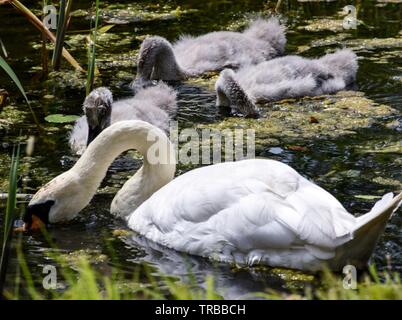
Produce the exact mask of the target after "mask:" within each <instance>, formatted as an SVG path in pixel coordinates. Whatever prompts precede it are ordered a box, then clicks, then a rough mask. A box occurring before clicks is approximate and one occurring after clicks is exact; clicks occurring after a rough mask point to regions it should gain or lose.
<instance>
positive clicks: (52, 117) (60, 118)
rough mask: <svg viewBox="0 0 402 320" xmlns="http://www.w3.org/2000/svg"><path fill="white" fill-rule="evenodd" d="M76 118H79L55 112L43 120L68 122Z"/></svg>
mask: <svg viewBox="0 0 402 320" xmlns="http://www.w3.org/2000/svg"><path fill="white" fill-rule="evenodd" d="M78 118H79V116H74V115H64V114H59V113H55V114H51V115H48V116H47V117H46V118H45V120H46V121H47V122H50V123H70V122H74V121H75V120H77V119H78Z"/></svg>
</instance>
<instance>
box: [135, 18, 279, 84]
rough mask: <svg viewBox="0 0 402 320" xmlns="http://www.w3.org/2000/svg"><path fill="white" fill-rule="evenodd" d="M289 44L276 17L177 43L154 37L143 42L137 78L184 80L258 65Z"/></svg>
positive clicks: (146, 79)
mask: <svg viewBox="0 0 402 320" xmlns="http://www.w3.org/2000/svg"><path fill="white" fill-rule="evenodd" d="M285 45H286V37H285V28H284V27H283V26H282V25H281V24H280V23H279V20H278V19H276V18H271V19H268V20H263V19H257V20H255V21H254V22H252V23H251V24H250V26H249V27H248V28H247V29H246V30H245V31H244V32H232V31H217V32H211V33H207V34H205V35H202V36H199V37H190V36H183V37H181V38H180V39H179V40H178V41H177V42H176V43H174V44H173V45H171V44H170V43H169V41H167V40H166V39H164V38H162V37H158V36H152V37H148V38H146V39H145V40H144V41H143V43H142V44H141V48H140V52H139V57H138V75H137V77H138V79H137V81H139V82H141V81H148V80H151V79H157V80H182V79H185V78H187V77H191V76H196V75H200V74H202V73H204V72H208V71H219V70H222V69H224V68H239V67H241V66H244V65H248V64H256V63H260V62H262V61H265V60H269V59H272V58H274V57H276V56H278V55H281V54H283V52H284V50H285Z"/></svg>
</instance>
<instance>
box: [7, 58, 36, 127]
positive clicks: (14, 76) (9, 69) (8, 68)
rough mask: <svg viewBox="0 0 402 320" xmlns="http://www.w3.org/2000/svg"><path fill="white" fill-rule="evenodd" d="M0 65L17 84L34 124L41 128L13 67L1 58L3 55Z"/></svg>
mask: <svg viewBox="0 0 402 320" xmlns="http://www.w3.org/2000/svg"><path fill="white" fill-rule="evenodd" d="M0 67H1V68H2V69H3V70H4V71H5V72H6V73H7V74H8V76H9V77H10V78H11V80H13V82H14V83H15V85H16V86H17V88H18V89H19V90H20V92H21V94H22V95H23V96H24V98H25V101H26V102H27V104H28V107H29V110H30V111H31V114H32V117H33V119H34V121H35V123H36V125H37V126H38V127H39V128H41V126H40V124H39V122H38V119H37V118H36V115H35V113H34V111H33V110H32V107H31V103H30V102H29V100H28V97H27V95H26V93H25V90H24V88H23V86H22V84H21V82H20V80H19V79H18V77H17V75H16V74H15V72H14V71H13V69H11V67H10V66H9V65H8V63H7V62H6V61H5V60H4V59H3V57H1V56H0Z"/></svg>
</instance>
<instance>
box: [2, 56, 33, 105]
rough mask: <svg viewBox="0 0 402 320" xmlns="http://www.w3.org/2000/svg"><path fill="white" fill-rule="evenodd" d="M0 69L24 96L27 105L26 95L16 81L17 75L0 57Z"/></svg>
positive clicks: (18, 81)
mask: <svg viewBox="0 0 402 320" xmlns="http://www.w3.org/2000/svg"><path fill="white" fill-rule="evenodd" d="M0 67H1V68H3V70H4V71H5V72H6V73H7V75H8V76H9V77H10V78H11V80H13V81H14V83H15V84H16V86H17V87H18V90H20V92H21V94H22V95H23V96H24V98H25V100H26V102H27V103H28V105H29V100H28V97H27V95H26V93H25V90H24V88H23V87H22V84H21V82H20V80H19V79H18V77H17V75H16V74H15V73H14V71H13V69H11V67H10V66H9V65H8V63H7V62H6V61H5V60H4V59H3V57H1V56H0Z"/></svg>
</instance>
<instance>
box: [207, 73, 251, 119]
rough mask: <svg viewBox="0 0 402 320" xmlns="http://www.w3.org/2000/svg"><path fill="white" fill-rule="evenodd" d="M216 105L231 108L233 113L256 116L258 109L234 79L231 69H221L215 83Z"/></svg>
mask: <svg viewBox="0 0 402 320" xmlns="http://www.w3.org/2000/svg"><path fill="white" fill-rule="evenodd" d="M215 91H216V106H217V107H224V108H231V109H232V112H233V113H234V114H241V115H243V116H245V117H249V118H258V117H259V111H258V108H257V107H256V105H255V104H254V103H253V102H252V101H251V99H250V98H249V96H248V95H247V93H246V92H245V91H244V89H243V88H242V87H241V86H240V85H239V83H238V82H237V81H236V78H235V73H234V71H233V70H231V69H225V70H223V71H222V72H221V73H220V75H219V78H218V80H217V81H216V84H215Z"/></svg>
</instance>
